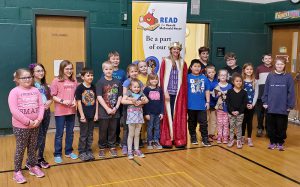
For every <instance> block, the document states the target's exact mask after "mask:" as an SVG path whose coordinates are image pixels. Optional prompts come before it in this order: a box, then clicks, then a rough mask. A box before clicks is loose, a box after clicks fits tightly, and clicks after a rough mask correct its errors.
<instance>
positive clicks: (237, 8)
mask: <svg viewBox="0 0 300 187" xmlns="http://www.w3.org/2000/svg"><path fill="white" fill-rule="evenodd" d="M165 1H166V0H165ZM176 1H178V0H176ZM188 3H189V4H188V16H187V17H188V20H187V21H188V22H189V23H208V24H209V25H210V33H209V34H210V38H209V47H210V48H211V49H212V53H211V61H212V62H213V63H214V64H216V66H217V67H218V68H220V67H223V66H224V65H225V63H224V60H223V58H218V57H216V48H217V47H225V48H226V51H227V52H228V51H234V52H236V54H237V56H238V63H239V64H243V63H244V62H253V63H254V64H259V63H260V56H261V54H262V53H265V52H270V43H269V42H270V39H269V38H270V34H269V29H268V27H267V26H266V25H265V23H267V22H274V20H273V19H272V16H273V15H274V11H277V10H281V9H294V7H295V5H291V4H290V3H289V2H282V3H274V4H268V5H261V4H251V3H240V2H230V1H225V0H201V6H200V7H201V10H200V15H198V16H194V15H190V0H188ZM297 8H299V6H298V5H297ZM37 9H44V10H65V11H74V10H77V11H80V12H84V13H86V14H87V18H88V20H89V25H87V28H88V36H89V38H88V41H87V45H88V49H90V53H89V55H90V56H88V59H89V62H88V64H89V65H90V66H92V67H93V68H94V70H95V79H98V78H99V76H100V72H101V65H100V64H101V62H103V61H104V60H106V59H107V53H108V52H109V51H111V50H117V51H119V52H120V54H121V67H122V68H124V69H125V68H126V66H127V64H129V63H130V62H131V1H130V0H76V1H75V0H51V1H45V0H0V41H1V42H0V56H1V63H0V68H1V71H2V72H1V75H0V76H1V77H0V80H1V81H0V87H1V92H0V111H1V112H0V121H1V123H0V134H1V133H7V132H8V131H9V129H10V128H11V119H10V118H11V116H10V113H9V111H8V106H7V95H8V93H9V90H10V89H11V88H12V87H13V86H14V83H13V82H12V73H13V71H14V70H15V69H17V68H19V67H27V65H28V64H29V63H31V62H32V61H34V59H35V51H34V46H35V44H34V42H35V38H34V37H35V36H33V33H34V28H33V27H34V24H33V20H34V12H35V11H36V10H37ZM122 13H127V14H128V21H122V19H121V17H122ZM7 129H8V131H7Z"/></svg>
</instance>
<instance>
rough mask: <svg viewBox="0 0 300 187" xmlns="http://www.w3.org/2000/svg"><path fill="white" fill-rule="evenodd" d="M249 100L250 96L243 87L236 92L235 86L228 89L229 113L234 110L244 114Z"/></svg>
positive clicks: (227, 102)
mask: <svg viewBox="0 0 300 187" xmlns="http://www.w3.org/2000/svg"><path fill="white" fill-rule="evenodd" d="M247 102H248V97H247V92H246V91H245V90H243V89H241V90H240V91H239V92H235V90H234V89H233V88H232V89H230V90H228V92H227V97H226V104H227V109H228V113H229V114H232V112H233V111H238V112H239V114H243V113H244V110H245V108H246V105H247Z"/></svg>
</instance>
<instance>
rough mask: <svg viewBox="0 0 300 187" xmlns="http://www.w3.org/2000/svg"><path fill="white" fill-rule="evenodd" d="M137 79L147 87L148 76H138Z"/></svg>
mask: <svg viewBox="0 0 300 187" xmlns="http://www.w3.org/2000/svg"><path fill="white" fill-rule="evenodd" d="M137 78H138V79H139V80H140V81H141V82H142V83H143V85H144V86H146V83H147V79H148V75H146V76H144V75H143V74H138V76H137Z"/></svg>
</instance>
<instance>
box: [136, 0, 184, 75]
mask: <svg viewBox="0 0 300 187" xmlns="http://www.w3.org/2000/svg"><path fill="white" fill-rule="evenodd" d="M186 14H187V3H186V2H145V1H133V2H132V61H133V62H136V61H139V60H145V61H146V62H147V65H148V73H150V72H153V73H157V72H158V71H159V68H160V64H161V61H162V58H163V57H166V56H169V54H170V50H169V48H168V46H169V45H170V43H171V42H180V43H181V44H182V50H181V53H180V55H181V57H182V58H184V49H185V47H184V42H185V28H186Z"/></svg>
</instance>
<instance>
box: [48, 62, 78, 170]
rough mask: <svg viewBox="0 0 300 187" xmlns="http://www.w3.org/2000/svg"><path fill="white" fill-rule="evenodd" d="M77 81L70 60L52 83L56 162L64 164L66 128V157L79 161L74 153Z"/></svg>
mask: <svg viewBox="0 0 300 187" xmlns="http://www.w3.org/2000/svg"><path fill="white" fill-rule="evenodd" d="M76 87H77V81H76V80H75V79H74V78H73V65H72V63H71V62H70V61H68V60H63V61H62V62H61V63H60V66H59V75H58V77H57V78H55V79H54V80H53V81H52V83H51V95H52V97H53V101H54V107H55V112H54V115H55V122H56V123H55V125H56V132H55V143H54V148H55V152H54V161H55V163H58V164H59V163H62V162H63V160H62V158H61V155H62V153H61V152H62V138H63V134H64V127H65V126H66V140H65V141H66V143H65V156H66V157H67V158H71V159H77V158H78V157H77V155H76V154H74V153H73V152H72V151H73V147H72V145H73V138H74V131H73V130H74V125H75V114H76V100H75V97H74V96H75V90H76Z"/></svg>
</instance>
